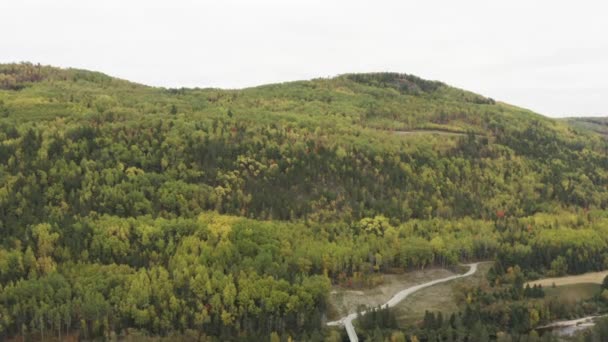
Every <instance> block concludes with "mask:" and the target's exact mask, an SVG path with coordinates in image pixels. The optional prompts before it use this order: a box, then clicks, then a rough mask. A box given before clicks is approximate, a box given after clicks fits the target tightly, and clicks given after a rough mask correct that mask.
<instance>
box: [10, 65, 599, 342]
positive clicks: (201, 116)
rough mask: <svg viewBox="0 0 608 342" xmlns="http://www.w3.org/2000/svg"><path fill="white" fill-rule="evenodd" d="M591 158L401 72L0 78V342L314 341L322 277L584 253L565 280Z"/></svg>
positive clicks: (509, 114)
mask: <svg viewBox="0 0 608 342" xmlns="http://www.w3.org/2000/svg"><path fill="white" fill-rule="evenodd" d="M411 132H415V134H408V133H411ZM606 151H607V149H606V141H605V140H604V139H602V137H601V135H599V134H596V133H595V132H590V131H585V130H580V129H576V128H574V127H572V126H571V125H570V124H568V122H564V121H559V120H552V119H549V118H546V117H544V116H541V115H539V114H535V113H533V112H531V111H528V110H525V109H522V108H518V107H515V106H512V105H509V104H505V103H501V102H496V101H494V100H493V99H489V98H486V97H484V96H481V95H477V94H474V93H471V92H468V91H465V90H460V89H456V88H453V87H450V86H448V85H446V84H443V83H441V82H435V81H426V80H423V79H420V78H418V77H415V76H412V75H407V74H398V73H370V74H347V75H341V76H337V77H334V78H329V79H313V80H309V81H296V82H288V83H283V84H272V85H264V86H259V87H253V88H247V89H234V90H222V89H185V88H183V89H165V88H157V87H149V86H145V85H141V84H136V83H132V82H128V81H125V80H119V79H116V78H112V77H110V76H107V75H104V74H101V73H97V72H90V71H85V70H76V69H58V68H53V67H48V66H39V65H32V64H27V63H26V64H8V65H0V227H1V231H2V234H1V235H0V256H1V258H0V284H1V285H2V287H3V291H1V292H0V313H1V315H2V316H1V317H2V318H3V319H4V320H3V321H1V322H0V336H3V335H2V334H5V335H6V336H15V335H18V334H44V332H45V331H47V333H48V330H49V329H54V333H56V334H58V335H59V336H60V335H61V334H62V329H64V331H63V334H66V333H74V332H75V331H76V332H77V333H78V334H80V336H81V337H84V338H93V337H100V336H106V337H107V336H110V335H111V334H112V333H114V334H123V333H124V332H125V331H127V329H128V328H136V329H139V330H140V331H143V332H145V333H148V334H155V335H156V334H158V335H164V336H166V335H168V334H182V335H188V334H193V336H198V337H200V336H222V338H223V339H232V338H236V336H240V337H241V338H243V339H244V340H247V337H249V338H251V336H264V338H267V336H268V335H269V334H270V333H271V332H273V331H275V332H276V331H279V332H281V333H285V334H287V333H289V334H291V336H303V335H302V334H311V335H310V336H312V335H314V334H319V333H320V332H319V331H320V327H321V326H322V324H321V321H322V318H323V315H324V312H325V309H326V302H327V294H328V292H329V286H330V283H332V282H333V283H339V284H341V283H348V282H352V281H353V279H354V280H355V281H356V282H361V283H373V281H374V279H375V278H374V277H376V276H377V275H378V274H379V273H381V272H383V271H386V270H388V269H392V268H401V269H408V268H419V267H425V266H428V265H447V264H454V263H457V262H458V261H459V260H470V259H492V258H495V257H496V258H499V260H502V261H504V263H503V264H502V265H503V266H504V268H500V267H499V268H497V269H496V270H495V271H493V275H495V276H497V277H500V276H502V274H503V273H504V272H506V270H507V268H508V267H510V266H513V265H515V264H517V265H520V266H521V267H522V268H523V269H524V270H532V269H534V270H536V271H539V272H542V271H543V270H545V269H549V268H551V267H552V265H553V264H552V263H553V262H554V260H555V258H557V257H558V256H559V255H561V254H560V253H562V252H564V251H565V250H567V249H569V250H570V252H569V253H575V254H576V253H577V252H578V251H580V250H582V248H583V247H584V249H585V251H586V252H585V253H586V254H584V258H582V259H578V260H577V261H574V260H572V261H570V260H569V261H568V263H567V265H566V266H565V267H566V269H567V271H569V272H583V271H586V270H592V269H595V268H599V267H601V266H600V263H598V262H595V261H594V260H595V259H596V258H597V259H598V260H603V259H602V258H603V256H604V255H608V254H606V250H605V247H606V238H605V236H608V235H606V234H603V235H602V234H599V233H597V229H595V228H589V227H599V226H602V224H603V223H604V222H605V221H604V220H605V218H604V217H603V216H602V215H601V214H599V213H601V212H602V211H603V210H604V209H605V208H606V205H607V204H608V189H607V185H608V174H607V173H606V171H605V170H606V169H607V167H608V156H607V155H606ZM553 217H560V218H566V219H564V220H563V222H562V221H560V222H559V223H555V224H554V226H551V224H552V222H553ZM570 217H575V219H572V220H571V219H570ZM582 223H583V224H585V225H588V226H585V228H586V229H587V230H588V231H587V230H585V232H584V234H576V233H572V232H571V230H573V229H578V228H581V224H582ZM533 225H538V226H539V227H542V228H543V229H545V228H546V229H549V228H550V227H551V228H560V229H563V230H564V231H565V232H566V234H556V233H555V232H554V231H551V230H550V229H549V230H548V232H546V233H542V234H540V233H537V232H536V231H533V230H530V227H531V226H533ZM561 232H562V231H560V233H561ZM562 237H570V241H565V240H562ZM533 244H535V245H534V246H535V247H536V249H535V250H534V251H532V250H531V249H530V250H528V249H525V248H524V247H522V246H526V248H527V247H529V246H531V245H533ZM556 246H558V247H556ZM520 247H521V248H520ZM522 248H524V250H522ZM545 249H546V253H545V254H543V257H542V258H533V257H532V254H533V253H541V252H542V251H545ZM558 266H560V267H561V265H558ZM32 298H34V300H31V299H32ZM43 303H44V305H43ZM24 327H25V330H23V328H24ZM321 333H324V332H321ZM36 336H37V335H36ZM307 336H308V335H307Z"/></svg>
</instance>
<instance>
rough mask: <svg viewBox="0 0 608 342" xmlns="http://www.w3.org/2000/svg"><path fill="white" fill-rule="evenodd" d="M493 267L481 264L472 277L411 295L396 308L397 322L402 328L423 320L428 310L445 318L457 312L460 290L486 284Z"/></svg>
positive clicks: (488, 263) (489, 264) (489, 263)
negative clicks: (464, 287)
mask: <svg viewBox="0 0 608 342" xmlns="http://www.w3.org/2000/svg"><path fill="white" fill-rule="evenodd" d="M491 266H492V263H491V262H484V263H480V264H479V266H478V271H477V272H476V273H475V274H473V275H471V276H470V277H466V278H462V279H456V280H453V281H451V282H449V283H443V284H437V285H435V286H432V287H429V288H426V289H423V290H420V291H418V292H416V293H413V294H411V295H410V296H409V297H407V298H406V299H405V300H403V301H402V302H401V303H399V304H398V305H397V306H395V308H394V312H395V316H396V317H397V322H398V323H399V325H400V326H406V325H409V324H412V323H414V322H416V321H418V320H420V319H422V318H423V317H424V312H425V311H427V310H428V311H432V312H438V311H440V312H442V313H443V314H444V316H445V315H449V314H451V313H453V312H457V311H458V302H459V300H458V299H457V298H456V295H457V293H459V292H460V291H458V289H459V288H461V287H463V286H477V285H481V284H483V283H485V282H486V275H487V273H488V270H489V269H490V267H491ZM463 299H464V298H463Z"/></svg>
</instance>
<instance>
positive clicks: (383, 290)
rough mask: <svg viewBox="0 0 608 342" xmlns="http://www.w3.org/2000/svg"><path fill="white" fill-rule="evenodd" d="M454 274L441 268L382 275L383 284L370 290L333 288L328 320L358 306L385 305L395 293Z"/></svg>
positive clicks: (354, 309) (351, 310)
mask: <svg viewBox="0 0 608 342" xmlns="http://www.w3.org/2000/svg"><path fill="white" fill-rule="evenodd" d="M454 274H455V273H453V272H451V271H449V270H446V269H443V268H429V269H426V270H420V271H413V272H407V273H403V274H387V275H384V276H383V277H384V283H383V284H382V285H380V286H376V287H374V288H371V289H347V288H343V287H339V286H334V287H333V288H332V291H331V294H330V311H329V316H330V317H329V318H330V320H331V319H338V318H340V317H342V316H345V315H347V314H349V313H352V312H355V311H356V310H357V307H359V306H360V305H363V306H366V307H367V306H369V307H374V306H378V305H381V304H384V303H386V301H388V300H389V299H390V298H391V297H392V296H393V295H394V294H396V293H397V292H399V291H401V290H403V289H405V288H408V287H411V286H414V285H418V284H422V283H426V282H428V281H431V280H434V279H439V278H445V277H449V276H451V275H454Z"/></svg>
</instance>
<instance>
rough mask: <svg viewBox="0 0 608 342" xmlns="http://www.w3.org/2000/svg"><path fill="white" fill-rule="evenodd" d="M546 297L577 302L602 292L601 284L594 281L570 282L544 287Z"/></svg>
mask: <svg viewBox="0 0 608 342" xmlns="http://www.w3.org/2000/svg"><path fill="white" fill-rule="evenodd" d="M544 290H545V295H546V297H559V298H561V299H565V300H567V301H569V302H572V303H576V302H578V301H581V300H586V299H589V298H592V297H593V296H595V295H596V294H598V293H599V292H600V285H598V284H593V283H580V284H569V285H562V286H557V287H551V286H550V287H547V288H544Z"/></svg>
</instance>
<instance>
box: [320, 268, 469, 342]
mask: <svg viewBox="0 0 608 342" xmlns="http://www.w3.org/2000/svg"><path fill="white" fill-rule="evenodd" d="M477 265H479V263H478V262H476V263H474V264H467V265H465V266H469V270H468V271H467V273H464V274H457V275H453V276H449V277H446V278H441V279H435V280H432V281H429V282H427V283H423V284H420V285H416V286H412V287H408V288H406V289H403V290H401V291H399V292H397V294H395V295H394V296H393V297H392V298H391V299H389V300H388V302H386V303H384V304H383V305H382V307H383V308H386V307H389V308H392V307H393V306H395V305H397V304H399V302H401V301H402V300H404V299H405V298H407V296H409V295H411V294H412V293H414V292H416V291H419V290H422V289H424V288H427V287H429V286H433V285H437V284H440V283H445V282H447V281H450V280H454V279H458V278H464V277H468V276H470V275H472V274H474V273H475V272H477ZM366 313H367V312H366V311H363V312H361V315H365V314H366ZM356 318H357V313H351V314H349V315H348V316H345V317H342V318H340V319H339V320H337V321H333V322H328V323H327V325H329V326H341V325H343V326H344V327H345V328H346V333H347V334H348V338H349V339H350V342H359V338H358V337H357V333H356V332H355V327H354V326H353V320H354V319H356Z"/></svg>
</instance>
